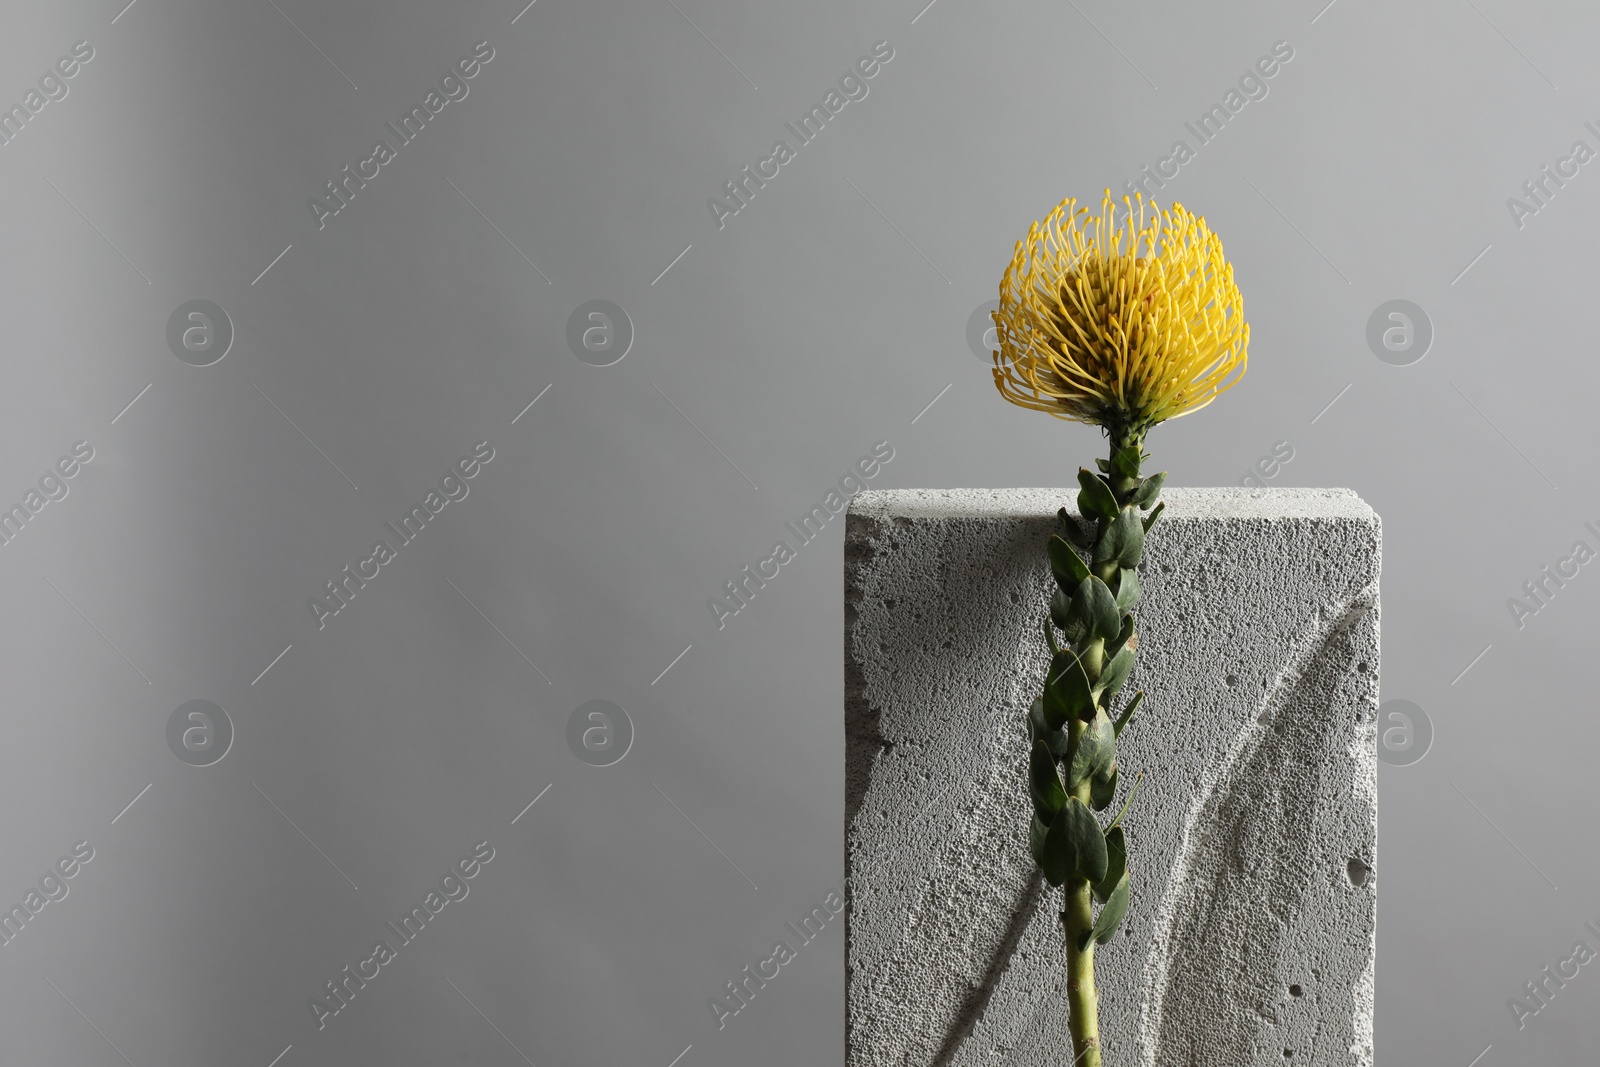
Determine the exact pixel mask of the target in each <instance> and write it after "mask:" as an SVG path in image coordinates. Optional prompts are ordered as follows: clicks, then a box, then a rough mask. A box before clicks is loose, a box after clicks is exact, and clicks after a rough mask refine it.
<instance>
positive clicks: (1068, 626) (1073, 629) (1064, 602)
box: [1050, 589, 1088, 651]
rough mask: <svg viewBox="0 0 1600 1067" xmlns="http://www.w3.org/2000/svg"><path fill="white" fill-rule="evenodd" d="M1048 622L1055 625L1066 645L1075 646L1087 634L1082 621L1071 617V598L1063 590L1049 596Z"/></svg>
mask: <svg viewBox="0 0 1600 1067" xmlns="http://www.w3.org/2000/svg"><path fill="white" fill-rule="evenodd" d="M1050 621H1051V622H1053V623H1055V624H1056V627H1057V628H1058V629H1059V630H1060V631H1061V634H1062V636H1063V637H1065V638H1066V639H1067V643H1068V644H1073V645H1075V644H1077V643H1078V642H1079V641H1081V640H1083V635H1084V634H1085V633H1086V632H1088V631H1087V629H1086V628H1085V626H1084V623H1083V620H1081V619H1077V618H1074V617H1073V614H1072V597H1071V596H1070V595H1069V594H1068V593H1067V591H1066V590H1064V589H1057V590H1056V591H1055V592H1054V593H1051V594H1050ZM1052 651H1054V650H1053V649H1052Z"/></svg>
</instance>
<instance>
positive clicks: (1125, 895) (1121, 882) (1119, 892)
mask: <svg viewBox="0 0 1600 1067" xmlns="http://www.w3.org/2000/svg"><path fill="white" fill-rule="evenodd" d="M1131 895H1132V886H1131V885H1130V883H1129V881H1128V872H1127V871H1123V872H1122V877H1121V878H1119V879H1117V883H1116V886H1115V887H1114V888H1113V889H1112V890H1111V893H1110V894H1109V895H1108V896H1107V898H1106V902H1105V904H1104V906H1102V907H1101V908H1100V914H1099V915H1098V916H1096V917H1095V920H1094V929H1092V930H1090V931H1089V932H1088V933H1087V934H1085V935H1084V938H1083V942H1082V945H1081V947H1080V948H1079V949H1078V951H1080V952H1081V951H1083V949H1085V948H1088V947H1089V938H1091V937H1092V938H1094V940H1095V941H1096V942H1097V943H1099V944H1102V945H1103V944H1105V943H1106V942H1107V941H1110V940H1111V938H1112V935H1114V934H1115V933H1116V932H1117V927H1119V926H1121V925H1122V919H1123V917H1124V916H1126V915H1127V914H1128V901H1129V898H1130V897H1131Z"/></svg>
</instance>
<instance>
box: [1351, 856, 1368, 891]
mask: <svg viewBox="0 0 1600 1067" xmlns="http://www.w3.org/2000/svg"><path fill="white" fill-rule="evenodd" d="M1345 873H1346V874H1348V875H1349V876H1350V884H1351V885H1366V884H1367V879H1368V878H1369V877H1371V876H1372V868H1371V867H1368V866H1367V865H1366V864H1365V863H1363V862H1362V861H1361V858H1360V857H1359V856H1352V857H1350V862H1349V863H1348V864H1346V865H1345Z"/></svg>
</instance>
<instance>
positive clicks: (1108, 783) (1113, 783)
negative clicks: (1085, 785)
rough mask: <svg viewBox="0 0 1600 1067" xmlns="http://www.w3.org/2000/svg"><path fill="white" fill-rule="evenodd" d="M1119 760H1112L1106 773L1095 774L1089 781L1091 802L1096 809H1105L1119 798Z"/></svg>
mask: <svg viewBox="0 0 1600 1067" xmlns="http://www.w3.org/2000/svg"><path fill="white" fill-rule="evenodd" d="M1117 778H1118V773H1117V761H1116V760H1112V761H1111V767H1110V770H1109V772H1108V773H1106V774H1105V775H1103V776H1102V775H1095V777H1094V778H1092V779H1090V781H1089V803H1090V804H1091V805H1092V806H1093V807H1094V810H1095V811H1105V810H1106V809H1107V808H1109V807H1110V806H1111V802H1112V801H1113V800H1115V799H1116V798H1117Z"/></svg>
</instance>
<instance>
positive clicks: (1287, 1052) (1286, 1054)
mask: <svg viewBox="0 0 1600 1067" xmlns="http://www.w3.org/2000/svg"><path fill="white" fill-rule="evenodd" d="M1283 1058H1284V1059H1286V1060H1288V1059H1293V1058H1294V1049H1288V1048H1286V1049H1284V1050H1283Z"/></svg>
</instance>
